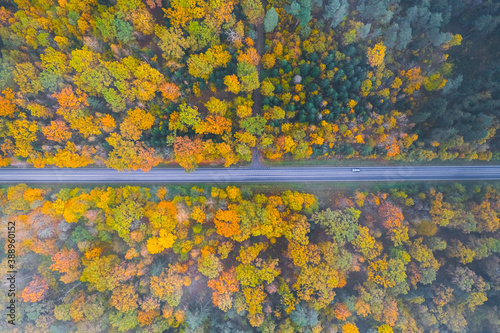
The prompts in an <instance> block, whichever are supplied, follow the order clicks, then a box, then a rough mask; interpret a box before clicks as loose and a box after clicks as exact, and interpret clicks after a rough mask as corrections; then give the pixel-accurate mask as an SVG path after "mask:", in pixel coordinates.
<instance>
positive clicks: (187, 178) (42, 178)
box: [0, 166, 500, 184]
mask: <svg viewBox="0 0 500 333" xmlns="http://www.w3.org/2000/svg"><path fill="white" fill-rule="evenodd" d="M359 169H360V170H361V171H360V172H352V171H351V168H344V167H287V168H251V167H250V168H228V169H197V170H196V171H194V172H191V173H189V174H188V173H186V172H185V171H184V169H171V168H170V169H152V170H151V171H149V172H142V171H130V172H119V171H116V170H113V169H94V168H93V169H48V168H45V169H33V168H26V169H11V168H1V169H0V183H11V184H12V183H27V184H35V183H99V184H102V183H215V184H217V183H270V182H290V183H297V182H306V183H308V182H393V181H444V180H457V181H463V180H500V166H406V167H360V168H359Z"/></svg>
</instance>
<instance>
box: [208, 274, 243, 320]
mask: <svg viewBox="0 0 500 333" xmlns="http://www.w3.org/2000/svg"><path fill="white" fill-rule="evenodd" d="M207 285H208V287H209V288H211V289H212V290H213V291H214V292H213V293H212V302H213V303H214V305H215V306H218V307H219V308H220V309H221V310H222V311H224V312H227V311H228V310H229V309H231V307H232V297H231V295H232V294H233V293H235V292H237V291H238V290H239V282H238V280H237V279H236V272H235V267H232V268H231V269H230V270H229V271H227V272H222V273H221V275H220V276H219V277H218V278H217V279H213V280H208V282H207Z"/></svg>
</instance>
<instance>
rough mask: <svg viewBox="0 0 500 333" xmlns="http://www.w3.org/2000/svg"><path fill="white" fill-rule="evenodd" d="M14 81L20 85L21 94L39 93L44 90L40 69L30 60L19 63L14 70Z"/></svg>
mask: <svg viewBox="0 0 500 333" xmlns="http://www.w3.org/2000/svg"><path fill="white" fill-rule="evenodd" d="M14 81H15V82H16V83H17V85H18V86H19V91H20V93H21V94H23V95H26V94H37V93H38V92H40V91H42V90H43V86H42V83H41V82H40V79H39V77H38V71H37V70H36V68H35V66H33V64H32V63H30V62H23V63H18V64H17V65H16V70H15V71H14Z"/></svg>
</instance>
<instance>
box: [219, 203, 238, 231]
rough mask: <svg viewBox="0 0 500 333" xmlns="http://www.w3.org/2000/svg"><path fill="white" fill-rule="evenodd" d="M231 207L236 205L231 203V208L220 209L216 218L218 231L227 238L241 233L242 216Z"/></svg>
mask: <svg viewBox="0 0 500 333" xmlns="http://www.w3.org/2000/svg"><path fill="white" fill-rule="evenodd" d="M231 208H236V207H235V205H230V206H229V210H221V209H219V210H218V211H217V214H216V215H215V218H214V223H215V228H216V229H217V233H218V234H219V235H221V236H224V237H227V238H230V237H232V236H235V235H238V234H239V233H240V228H239V223H240V217H239V216H238V213H237V212H236V211H235V210H231Z"/></svg>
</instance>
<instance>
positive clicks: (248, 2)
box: [241, 0, 264, 25]
mask: <svg viewBox="0 0 500 333" xmlns="http://www.w3.org/2000/svg"><path fill="white" fill-rule="evenodd" d="M241 7H243V12H244V13H245V15H246V17H247V18H248V22H250V24H255V25H257V24H261V23H262V19H263V18H264V7H262V3H261V2H260V0H242V1H241Z"/></svg>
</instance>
